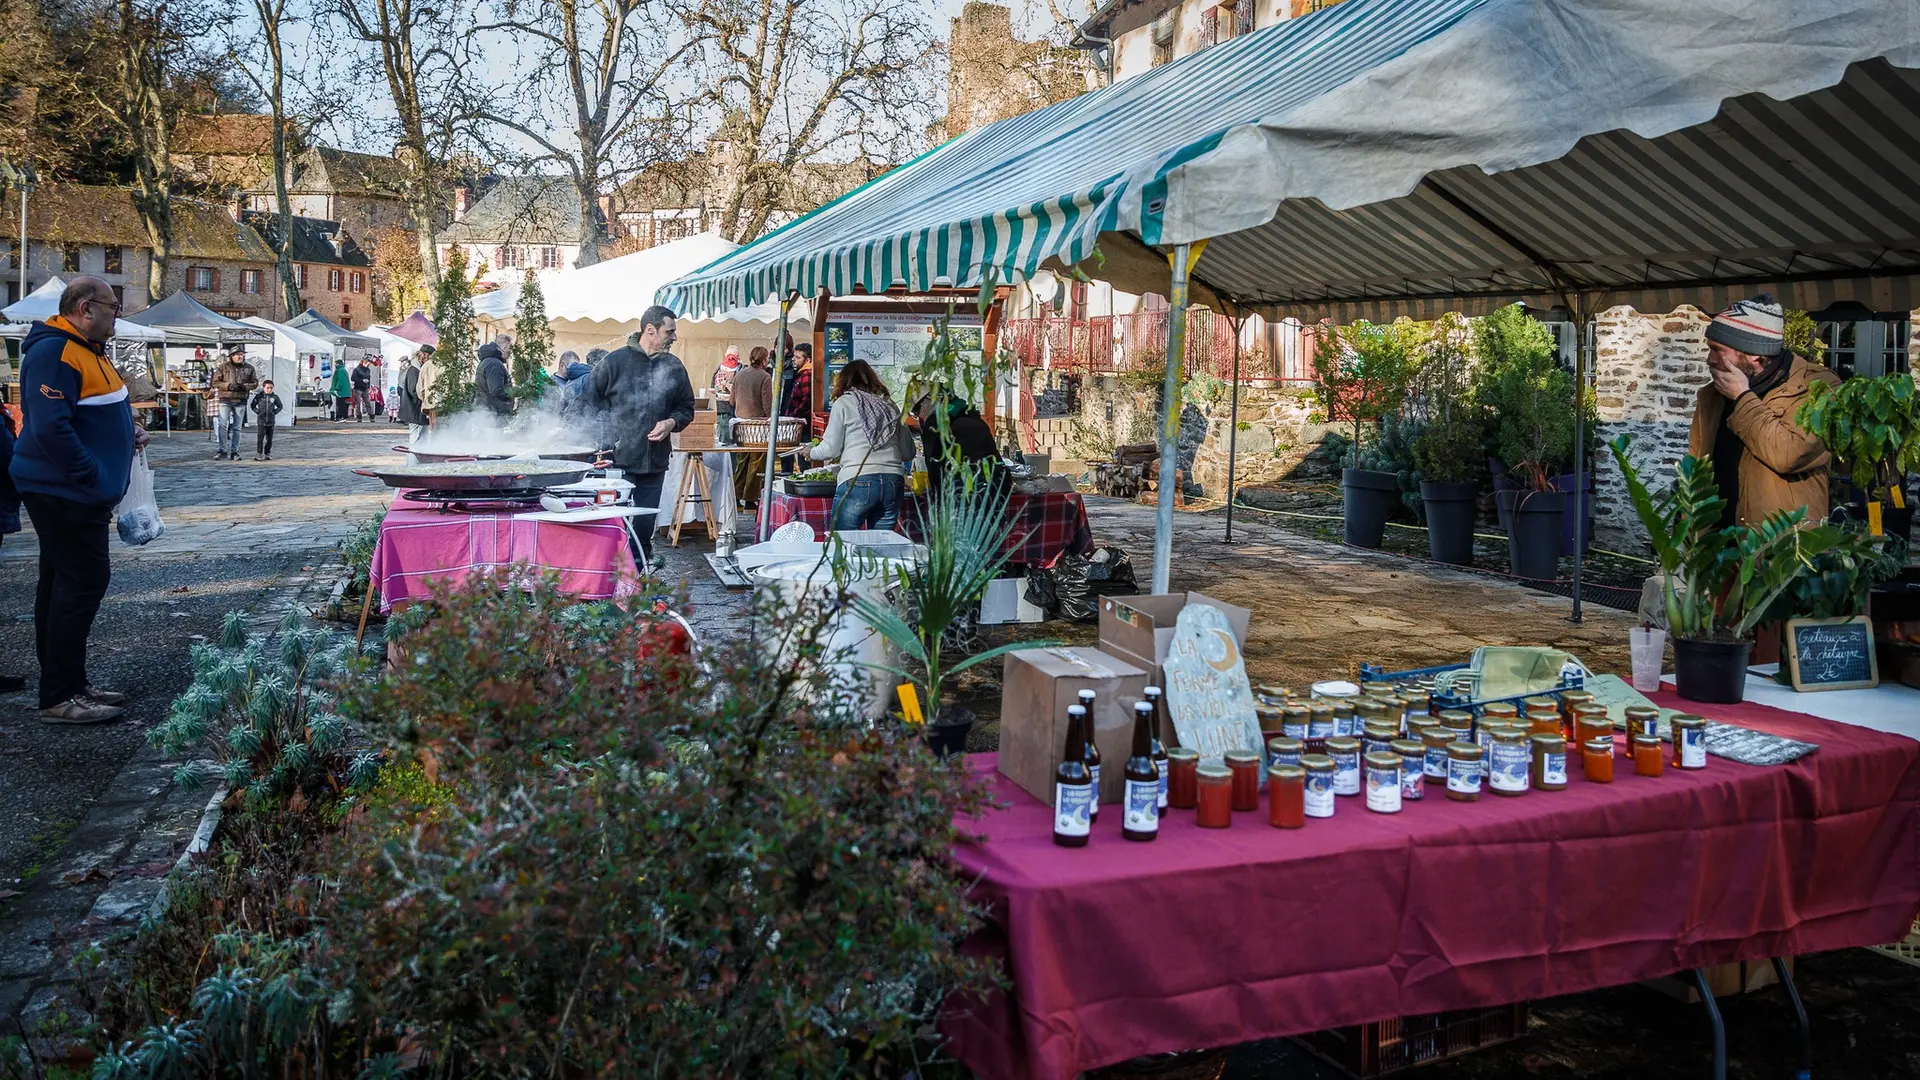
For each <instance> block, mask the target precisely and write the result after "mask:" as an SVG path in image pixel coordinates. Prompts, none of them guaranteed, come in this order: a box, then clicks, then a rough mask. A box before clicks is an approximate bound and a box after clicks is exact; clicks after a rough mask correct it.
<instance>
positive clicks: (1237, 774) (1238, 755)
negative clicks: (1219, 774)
mask: <svg viewBox="0 0 1920 1080" xmlns="http://www.w3.org/2000/svg"><path fill="white" fill-rule="evenodd" d="M1225 762H1226V766H1227V772H1228V773H1230V774H1231V777H1232V780H1233V787H1232V801H1233V808H1234V809H1235V810H1240V811H1247V810H1258V809H1260V755H1259V754H1256V753H1254V752H1253V751H1251V750H1229V751H1227V752H1226V755H1225Z"/></svg>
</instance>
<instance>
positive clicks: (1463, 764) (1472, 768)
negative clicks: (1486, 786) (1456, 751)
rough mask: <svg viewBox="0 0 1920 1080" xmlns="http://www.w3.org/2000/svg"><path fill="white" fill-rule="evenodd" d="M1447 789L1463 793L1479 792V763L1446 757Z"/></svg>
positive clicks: (1475, 793)
mask: <svg viewBox="0 0 1920 1080" xmlns="http://www.w3.org/2000/svg"><path fill="white" fill-rule="evenodd" d="M1447 790H1448V791H1458V792H1460V793H1461V794H1463V795H1477V794H1479V793H1480V763H1479V762H1477V761H1461V760H1459V759H1456V758H1448V759H1447Z"/></svg>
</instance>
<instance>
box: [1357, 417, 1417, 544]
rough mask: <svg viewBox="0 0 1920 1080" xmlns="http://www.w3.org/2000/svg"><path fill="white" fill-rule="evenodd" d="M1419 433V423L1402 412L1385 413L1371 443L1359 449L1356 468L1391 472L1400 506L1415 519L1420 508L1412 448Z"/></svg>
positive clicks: (1415, 461)
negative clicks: (1398, 492)
mask: <svg viewBox="0 0 1920 1080" xmlns="http://www.w3.org/2000/svg"><path fill="white" fill-rule="evenodd" d="M1422 434H1423V429H1422V428H1421V426H1420V422H1419V421H1417V420H1415V419H1413V418H1412V417H1410V416H1408V415H1406V414H1405V413H1403V412H1393V413H1388V414H1387V415H1385V416H1383V417H1381V418H1380V431H1379V433H1378V434H1377V435H1375V436H1374V439H1373V441H1372V442H1369V443H1367V444H1366V445H1365V446H1364V447H1362V448H1361V450H1360V454H1359V466H1358V467H1359V468H1362V469H1370V470H1372V471H1374V472H1385V473H1392V474H1393V476H1394V479H1395V480H1396V481H1397V482H1398V483H1399V485H1400V503H1401V505H1402V506H1405V507H1406V508H1407V509H1409V510H1411V511H1412V512H1413V513H1414V516H1415V519H1416V520H1418V519H1419V516H1420V514H1421V513H1422V507H1421V503H1420V466H1419V464H1418V463H1417V460H1416V451H1415V448H1416V447H1417V446H1418V445H1419V441H1420V437H1421V435H1422Z"/></svg>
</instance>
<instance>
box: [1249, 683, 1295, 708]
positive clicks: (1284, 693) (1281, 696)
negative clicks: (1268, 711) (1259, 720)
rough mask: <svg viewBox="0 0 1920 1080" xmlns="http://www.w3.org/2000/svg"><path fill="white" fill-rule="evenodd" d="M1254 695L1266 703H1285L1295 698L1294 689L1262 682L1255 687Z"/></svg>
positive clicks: (1257, 699) (1256, 698)
mask: <svg viewBox="0 0 1920 1080" xmlns="http://www.w3.org/2000/svg"><path fill="white" fill-rule="evenodd" d="M1253 696H1254V699H1255V700H1256V701H1259V702H1261V703H1263V704H1266V705H1285V704H1286V703H1287V702H1289V701H1292V700H1293V691H1292V690H1290V689H1288V688H1287V687H1284V686H1275V685H1274V684H1273V683H1261V684H1259V685H1258V686H1255V687H1254V688H1253Z"/></svg>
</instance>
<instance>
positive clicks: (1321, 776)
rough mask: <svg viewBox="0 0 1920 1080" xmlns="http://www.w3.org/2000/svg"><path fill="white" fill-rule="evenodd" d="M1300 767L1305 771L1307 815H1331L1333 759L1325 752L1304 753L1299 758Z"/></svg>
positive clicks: (1332, 803)
mask: <svg viewBox="0 0 1920 1080" xmlns="http://www.w3.org/2000/svg"><path fill="white" fill-rule="evenodd" d="M1300 768H1301V769H1302V770H1303V771H1305V772H1306V774H1307V779H1306V794H1305V796H1304V802H1305V807H1306V813H1307V816H1308V817H1332V816H1333V807H1334V803H1335V802H1336V801H1337V800H1336V799H1335V798H1334V797H1333V774H1334V767H1333V759H1332V758H1330V757H1328V756H1327V755H1325V754H1306V755H1303V756H1302V757H1301V758H1300Z"/></svg>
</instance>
